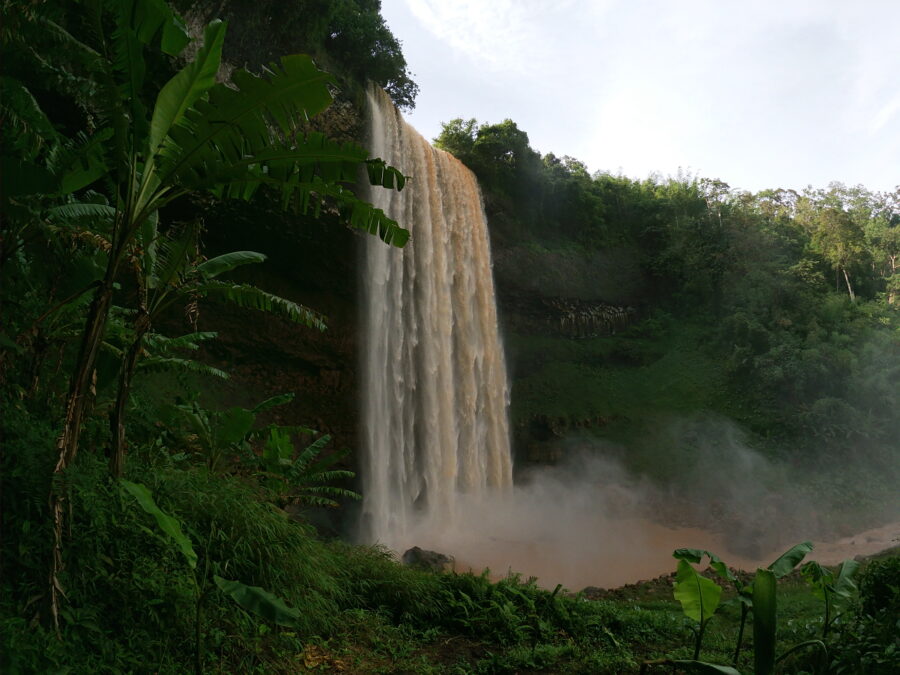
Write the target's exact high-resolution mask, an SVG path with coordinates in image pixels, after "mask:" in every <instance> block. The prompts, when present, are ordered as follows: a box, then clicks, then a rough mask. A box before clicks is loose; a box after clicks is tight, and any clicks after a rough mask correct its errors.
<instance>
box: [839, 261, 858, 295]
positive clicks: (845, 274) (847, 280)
mask: <svg viewBox="0 0 900 675" xmlns="http://www.w3.org/2000/svg"><path fill="white" fill-rule="evenodd" d="M841 272H843V273H844V281H846V282H847V292H848V293H850V302H856V294H855V293H854V292H853V286H851V285H850V275H849V274H847V269H846V268H844V267H842V268H841Z"/></svg>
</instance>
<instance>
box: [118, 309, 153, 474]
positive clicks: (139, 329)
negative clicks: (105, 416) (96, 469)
mask: <svg viewBox="0 0 900 675" xmlns="http://www.w3.org/2000/svg"><path fill="white" fill-rule="evenodd" d="M149 330H150V317H149V315H148V314H147V311H146V309H144V308H142V309H141V313H140V314H139V315H138V318H137V321H136V322H135V336H134V341H133V342H132V343H131V347H129V349H128V354H127V355H126V357H125V362H124V363H123V364H122V370H121V371H120V372H119V390H118V392H117V393H116V406H115V408H114V409H113V414H112V417H111V418H110V431H111V432H112V447H111V448H110V457H109V472H110V473H111V474H112V475H113V476H114V477H115V478H119V477H121V476H122V473H123V471H124V470H125V414H126V408H127V407H128V399H129V397H130V395H131V382H132V380H133V379H134V370H135V368H136V367H137V362H138V358H139V357H140V355H141V351H142V350H143V348H144V336H145V335H146V334H147V331H149Z"/></svg>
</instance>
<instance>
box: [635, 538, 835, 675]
mask: <svg viewBox="0 0 900 675" xmlns="http://www.w3.org/2000/svg"><path fill="white" fill-rule="evenodd" d="M812 548H813V546H812V544H811V543H810V542H808V541H807V542H802V543H800V544H797V545H795V546H792V547H791V548H789V549H788V550H787V551H785V552H784V553H783V554H781V555H780V556H779V557H778V558H776V559H775V560H774V561H773V562H772V563H771V564H770V565H769V566H768V567H766V568H765V569H762V568H760V569H757V570H756V575H755V576H754V578H753V581H752V582H750V583H749V584H744V583H743V582H742V581H741V580H740V579H739V577H738V576H737V575H735V574H734V573H733V572H731V570H730V569H728V566H727V565H725V563H724V562H722V560H721V559H720V558H719V557H718V556H716V555H715V554H713V553H710V552H709V551H705V550H702V549H689V548H681V549H677V550H676V551H675V552H674V553H673V556H674V557H675V558H677V559H678V561H679V563H678V567H679V571H678V574H676V598H677V599H679V601H680V602H681V603H682V608H683V609H684V611H685V614H686V615H687V616H689V618H692V619H694V620H696V621H700V622H701V626H700V628H701V630H700V631H698V637H697V640H696V642H695V647H694V656H693V658H691V659H669V658H662V659H656V660H653V661H645V662H644V663H643V664H642V665H641V673H645V672H647V670H648V669H649V668H650V667H651V666H656V665H670V666H673V667H676V668H682V669H684V670H687V671H690V672H697V673H715V674H718V675H741V674H740V671H738V670H737V659H738V656H739V654H740V647H741V642H742V640H743V633H744V625H745V622H746V619H747V615H748V614H749V613H750V612H752V614H753V662H754V669H753V673H754V675H772V673H773V672H775V666H776V664H777V663H779V662H780V661H782V660H784V659H785V658H787V657H788V656H790V655H792V654H794V653H795V652H797V651H800V650H802V649H809V648H811V647H813V648H816V649H817V650H819V652H820V654H823V655H826V656H827V653H828V650H827V648H826V646H825V643H824V642H822V641H821V640H807V641H806V642H802V643H800V644H798V645H795V646H794V647H792V648H790V649H789V650H788V651H786V652H785V653H783V654H781V655H780V656H778V657H777V658H776V628H777V594H776V590H777V582H778V579H779V578H781V577H783V576H785V575H787V574H789V573H790V572H791V571H792V570H794V569H795V568H796V567H797V565H799V564H800V562H801V561H802V560H803V558H804V557H805V556H806V554H807V553H809V552H810V551H811V550H812ZM704 557H709V559H710V563H709V566H710V568H711V569H712V570H713V571H714V572H715V573H716V575H717V576H718V577H719V578H721V579H723V580H726V581H730V582H731V583H732V584H733V585H734V587H735V590H737V592H738V598H739V599H740V602H741V627H740V631H739V633H738V641H737V648H736V650H735V656H734V660H733V661H734V662H733V664H732V665H731V666H726V665H722V664H717V663H708V662H705V661H700V660H699V654H700V639H701V638H702V628H703V624H702V621H703V618H704V616H707V615H708V616H707V618H706V620H707V621H708V620H709V618H711V617H712V614H713V613H714V612H715V610H716V608H717V607H718V600H719V598H720V596H721V592H722V589H721V587H720V586H719V585H718V584H716V583H715V582H713V581H712V580H710V579H706V578H704V577H702V576H700V575H699V574H698V573H697V571H696V570H695V569H694V568H693V567H691V564H690V563H699V562H701V560H702V559H703V558H704ZM809 565H816V566H818V564H817V563H807V566H809ZM804 567H806V566H804ZM687 569H690V571H691V572H693V574H690V573H689V572H687ZM810 569H812V568H810ZM682 570H684V572H682ZM679 581H680V582H681V584H679ZM703 582H706V583H703ZM716 589H718V590H716ZM679 593H680V595H681V597H679ZM698 607H699V608H700V610H699V611H698ZM704 609H705V612H706V614H704ZM689 611H690V613H688V612H689Z"/></svg>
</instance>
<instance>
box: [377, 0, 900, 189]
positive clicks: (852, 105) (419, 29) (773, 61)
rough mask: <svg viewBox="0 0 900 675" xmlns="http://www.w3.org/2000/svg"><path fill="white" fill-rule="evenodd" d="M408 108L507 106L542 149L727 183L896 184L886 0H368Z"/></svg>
mask: <svg viewBox="0 0 900 675" xmlns="http://www.w3.org/2000/svg"><path fill="white" fill-rule="evenodd" d="M382 15H383V16H384V18H385V21H386V22H387V24H388V26H389V27H390V29H391V31H392V32H393V33H394V35H395V36H396V37H397V38H398V39H399V40H400V41H401V42H402V43H403V52H404V54H405V56H406V60H407V62H408V64H409V68H410V71H411V72H412V73H413V74H414V79H415V80H416V82H417V83H418V84H419V86H420V88H421V90H420V93H419V97H418V101H417V105H416V109H415V111H414V112H413V113H412V114H407V115H406V117H407V119H408V120H409V121H410V122H411V123H412V124H413V126H415V127H416V128H417V129H418V130H419V131H420V132H421V133H422V135H424V136H425V137H426V138H428V139H429V140H430V139H432V138H434V137H435V136H436V135H437V134H438V133H439V132H440V129H441V126H440V124H441V122H446V121H448V120H450V119H453V118H454V117H462V118H469V117H474V118H476V119H477V120H478V121H479V122H492V123H493V122H500V121H502V120H503V119H505V118H507V117H508V118H511V119H512V120H514V121H515V122H516V123H517V124H518V126H519V128H520V129H522V130H524V131H526V132H527V133H528V136H529V139H530V141H531V146H532V147H533V148H535V149H536V150H538V151H540V152H541V153H548V152H553V153H555V154H556V155H571V156H573V157H576V158H577V159H580V160H581V161H583V162H585V163H586V164H587V165H588V169H589V170H590V171H592V172H593V171H597V170H601V171H610V172H612V173H619V172H622V173H624V174H626V175H628V176H632V177H637V178H645V177H646V176H647V175H649V174H650V173H651V172H660V173H662V174H663V175H669V174H675V173H676V172H677V171H678V169H679V167H682V168H684V169H687V170H690V171H691V172H693V173H698V174H700V175H701V176H705V177H710V178H719V179H721V180H724V181H726V182H727V183H729V184H730V185H731V186H732V187H733V188H741V189H747V190H753V191H756V190H760V189H764V188H770V187H773V188H774V187H785V188H795V189H799V188H803V187H805V186H806V185H809V184H811V185H813V186H814V187H825V186H826V185H827V183H828V182H830V181H833V180H838V181H842V182H844V183H848V184H857V183H862V184H863V185H865V186H866V187H868V188H870V189H874V190H888V189H893V188H894V187H895V186H896V185H898V184H900V0H779V1H772V0H677V1H676V0H382Z"/></svg>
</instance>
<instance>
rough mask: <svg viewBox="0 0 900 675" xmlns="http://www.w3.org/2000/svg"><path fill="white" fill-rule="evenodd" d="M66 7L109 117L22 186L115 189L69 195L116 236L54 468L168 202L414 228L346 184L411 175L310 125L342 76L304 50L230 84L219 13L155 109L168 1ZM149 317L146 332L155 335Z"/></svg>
mask: <svg viewBox="0 0 900 675" xmlns="http://www.w3.org/2000/svg"><path fill="white" fill-rule="evenodd" d="M70 9H71V11H72V13H73V17H74V18H73V19H72V25H74V26H84V25H88V26H91V27H92V30H91V31H89V32H85V33H84V35H86V36H87V37H86V39H87V42H81V41H80V40H78V39H76V38H75V37H74V36H73V35H72V34H71V33H68V32H67V31H66V30H65V29H64V28H63V27H62V26H60V25H58V24H54V25H55V26H56V30H58V31H59V32H61V33H64V34H65V41H66V43H71V44H79V45H81V48H80V49H81V51H82V52H84V53H90V54H92V55H93V56H92V58H91V59H86V60H85V62H84V63H82V64H81V65H83V66H84V67H85V68H88V71H87V74H86V75H85V79H88V80H91V81H93V82H95V83H96V85H97V89H99V90H100V91H102V95H98V96H96V97H88V98H86V99H85V100H84V101H82V103H83V105H84V106H85V107H86V108H87V109H89V110H91V111H92V112H93V113H95V114H96V118H97V119H99V120H102V121H103V125H102V126H98V127H97V128H96V129H95V131H94V134H93V136H92V137H91V138H90V139H89V140H88V141H87V142H86V143H85V145H86V146H87V147H89V148H96V150H97V152H95V153H93V154H91V153H81V160H82V161H81V163H80V168H79V171H80V173H76V174H74V177H72V176H73V174H72V173H71V172H70V173H69V174H65V175H64V176H63V178H64V180H62V181H61V183H59V182H58V183H57V185H58V186H56V187H51V188H49V189H48V187H47V184H48V183H50V181H47V180H46V175H48V172H46V171H45V172H43V173H38V172H35V173H34V175H33V176H30V175H27V174H26V175H25V176H24V179H23V180H22V181H21V182H23V183H27V182H29V179H30V182H31V183H32V184H31V185H25V186H23V188H21V189H19V190H18V192H19V193H28V192H29V191H30V193H31V194H35V195H38V196H39V195H41V194H46V195H51V194H54V193H56V194H71V195H74V194H75V193H77V192H79V191H81V190H83V189H84V188H86V187H88V186H93V185H94V184H97V185H98V187H99V188H100V189H102V190H103V193H105V195H104V197H105V200H104V201H105V203H98V202H97V200H94V199H91V200H85V199H83V198H82V199H72V200H70V201H69V203H67V204H65V209H66V211H65V214H66V215H67V216H68V217H69V218H88V219H91V220H92V221H93V225H92V232H93V233H94V234H96V236H97V237H99V238H101V239H102V240H103V241H104V242H105V243H106V245H105V247H104V249H103V252H104V254H105V264H104V269H103V272H102V275H101V277H100V279H99V280H98V282H97V283H96V284H95V285H94V287H93V288H94V290H93V294H92V299H91V303H90V307H89V308H88V312H87V317H86V320H85V326H84V329H83V331H82V332H81V337H80V345H79V348H78V353H77V356H76V359H75V365H74V367H73V372H72V376H71V380H70V385H69V391H68V395H67V397H66V406H65V417H64V423H63V431H62V434H61V436H60V440H59V443H58V450H59V457H58V460H57V462H56V466H55V469H54V475H59V474H61V473H62V472H63V471H65V469H66V468H67V467H68V466H69V465H71V463H72V461H73V460H74V459H75V456H76V454H77V451H78V446H79V438H80V434H81V427H82V422H83V419H84V417H85V412H86V407H87V403H88V401H89V398H90V390H91V382H92V377H93V373H94V369H95V365H96V362H97V357H98V353H99V350H100V346H101V344H102V342H103V339H104V334H105V330H106V326H107V322H108V319H109V316H110V310H111V307H112V305H113V298H114V294H115V292H116V288H117V287H118V285H119V280H120V275H121V274H122V273H123V272H124V271H125V269H126V268H128V267H138V268H141V267H142V266H144V265H149V264H150V263H149V262H147V258H148V254H149V250H150V249H151V248H152V247H153V245H154V243H155V235H154V234H153V231H154V230H156V229H157V227H158V223H159V213H160V211H161V209H163V208H164V207H166V206H167V205H169V204H171V203H172V202H173V201H175V200H177V199H179V198H182V197H185V196H186V195H189V194H191V193H194V192H198V191H208V192H211V193H212V194H213V195H215V196H216V197H219V198H235V199H244V200H247V199H250V198H252V196H253V195H254V194H255V192H256V191H257V190H258V189H259V188H260V187H262V186H268V187H270V188H271V189H274V190H277V192H278V193H280V198H281V202H282V204H283V206H285V207H294V208H296V209H298V210H301V211H310V210H314V211H316V212H318V211H319V210H321V209H323V208H329V209H334V210H337V211H339V212H340V213H341V214H343V217H344V220H345V222H347V223H348V224H349V225H351V226H353V227H357V228H360V229H363V230H366V231H368V232H371V233H373V234H377V235H379V236H381V238H382V239H384V240H385V241H386V242H387V243H390V244H395V245H399V246H402V245H403V244H404V243H405V241H406V238H407V237H408V233H407V232H406V231H405V230H403V229H402V228H400V227H399V226H398V225H397V224H396V223H395V222H394V221H392V220H390V219H389V218H387V217H386V216H385V215H384V213H383V212H381V211H380V210H378V209H375V208H374V207H372V206H371V205H368V204H366V203H365V202H362V201H360V200H359V199H357V198H356V197H355V196H354V195H353V193H352V192H350V191H349V190H348V189H347V188H346V187H344V184H346V183H349V182H353V181H355V179H356V175H357V171H358V170H359V169H360V167H365V168H366V169H367V170H368V174H369V178H370V181H371V182H372V183H373V184H379V185H383V186H384V187H388V188H394V187H396V188H400V187H402V184H403V180H404V179H403V176H402V175H401V174H400V173H399V172H397V171H396V170H395V169H393V168H392V167H388V166H386V165H385V164H384V162H382V161H380V160H370V159H368V157H367V153H366V151H365V150H364V149H362V148H361V147H359V146H356V145H352V144H338V143H335V142H333V141H330V140H329V139H327V138H325V137H324V136H323V135H321V134H318V133H303V129H304V125H305V123H306V121H307V120H308V118H309V117H310V116H312V115H315V114H316V113H318V112H320V111H321V110H323V109H324V108H326V107H327V106H328V105H329V104H330V102H331V96H330V94H329V91H328V87H329V86H330V85H331V84H332V83H333V78H332V77H331V76H329V75H328V74H326V73H324V72H322V71H320V70H318V69H317V68H316V67H315V66H314V65H313V63H312V61H311V60H310V59H309V58H308V57H305V56H290V57H284V58H282V59H281V62H280V63H278V64H272V65H271V66H270V68H269V69H268V70H267V71H266V72H265V73H264V74H263V75H262V76H256V75H252V74H250V73H247V72H245V71H237V72H236V73H234V75H233V77H232V82H231V84H230V85H226V84H223V83H217V82H216V73H217V72H218V69H219V64H220V59H221V52H222V45H223V42H224V36H225V24H224V23H222V22H218V21H214V22H212V23H211V24H210V25H209V26H208V27H207V29H206V31H205V36H204V43H203V46H202V47H201V48H200V49H199V51H198V52H197V54H196V56H195V57H194V59H193V60H191V61H190V62H189V63H187V65H186V66H185V67H184V68H183V69H182V70H180V71H179V72H178V73H176V74H175V75H174V77H172V78H171V79H170V80H169V81H168V82H167V83H165V85H164V86H162V88H161V89H159V90H158V93H156V96H155V103H154V105H153V106H152V108H151V107H150V106H147V105H146V104H145V99H146V96H147V93H148V89H149V93H150V94H151V95H152V93H153V89H154V88H153V87H152V83H148V82H147V81H146V77H145V75H146V72H147V63H148V60H147V59H148V58H155V55H156V54H157V53H158V51H156V50H162V52H165V53H167V54H172V55H175V54H177V53H179V52H180V51H181V50H182V48H183V47H184V46H185V45H186V44H187V42H188V37H187V35H186V33H185V31H184V25H183V23H182V22H181V20H180V19H178V17H177V16H176V15H175V14H174V13H173V12H172V11H171V10H170V9H169V7H168V6H167V5H166V4H165V3H164V2H163V1H162V0H153V1H150V2H138V1H134V2H113V1H110V2H107V3H102V2H101V3H87V4H85V5H83V6H78V7H75V8H70ZM35 16H36V17H39V14H36V15H35ZM39 18H41V19H46V17H39ZM35 23H37V21H35ZM66 65H67V64H66V63H64V64H63V65H62V66H61V69H62V70H65V66H66ZM97 106H99V107H97ZM32 117H33V118H34V119H37V118H38V116H37V115H32ZM44 117H46V115H45V116H44ZM51 177H52V175H51ZM66 178H67V179H68V182H67V181H66V180H65V179H66ZM101 179H102V180H101ZM95 194H96V193H95ZM101 194H102V193H101ZM4 204H5V205H7V206H9V207H10V208H12V206H13V205H12V204H11V203H10V202H6V201H5V202H4ZM9 210H10V209H7V211H9ZM13 210H14V209H13ZM148 233H149V234H148ZM138 276H139V277H140V276H143V273H142V274H139V275H138ZM139 295H140V293H139ZM142 307H143V304H142V300H141V299H139V300H138V314H139V316H143V317H146V316H147V312H146V309H143V310H142V309H141V308H142ZM146 321H147V320H146V319H144V320H143V322H142V324H141V325H140V326H138V331H137V332H138V333H140V332H142V331H144V330H146V328H145V326H144V325H143V323H146ZM126 370H128V368H127V367H126ZM50 504H51V512H52V517H53V522H54V531H55V537H54V550H53V571H52V573H51V611H52V614H53V618H54V623H57V621H58V620H57V614H58V606H59V592H60V590H61V588H60V586H59V582H58V571H59V569H60V568H61V566H62V527H63V515H64V497H63V495H62V494H61V493H60V492H59V491H58V490H53V493H52V495H51V500H50Z"/></svg>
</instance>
